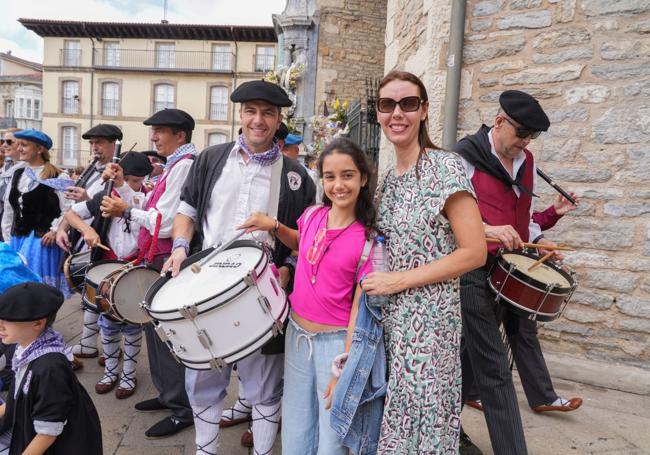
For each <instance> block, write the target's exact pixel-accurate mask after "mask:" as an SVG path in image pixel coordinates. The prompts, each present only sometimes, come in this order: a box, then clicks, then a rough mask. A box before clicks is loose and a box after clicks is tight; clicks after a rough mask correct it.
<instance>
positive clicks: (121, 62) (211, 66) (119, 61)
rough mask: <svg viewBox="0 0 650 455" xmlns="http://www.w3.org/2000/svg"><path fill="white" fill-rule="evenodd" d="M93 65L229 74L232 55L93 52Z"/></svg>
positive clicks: (134, 51)
mask: <svg viewBox="0 0 650 455" xmlns="http://www.w3.org/2000/svg"><path fill="white" fill-rule="evenodd" d="M94 62H95V63H94V64H95V67H96V68H102V69H113V68H115V69H134V70H154V71H155V70H159V71H166V70H170V69H174V70H180V71H210V72H212V71H214V72H226V73H227V72H231V71H232V69H233V67H234V54H233V53H232V52H210V51H177V50H170V49H156V50H144V49H119V50H117V49H111V48H108V49H95V60H94Z"/></svg>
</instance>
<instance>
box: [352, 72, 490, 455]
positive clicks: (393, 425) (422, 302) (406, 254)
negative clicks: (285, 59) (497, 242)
mask: <svg viewBox="0 0 650 455" xmlns="http://www.w3.org/2000/svg"><path fill="white" fill-rule="evenodd" d="M377 104H378V111H379V112H378V119H379V123H380V124H381V127H382V130H383V132H384V134H385V135H386V138H387V139H388V140H389V141H390V142H391V143H392V144H393V146H394V148H395V157H396V160H395V163H396V164H395V166H394V167H393V168H391V169H389V170H388V172H387V173H386V175H385V177H384V179H383V181H382V182H381V183H380V184H379V187H378V195H379V201H380V203H379V219H378V226H379V229H380V230H381V231H382V232H383V233H384V234H385V235H386V247H387V252H388V254H387V257H388V267H389V270H390V272H375V273H371V274H369V275H368V276H367V277H366V279H365V280H364V281H363V290H364V291H366V292H367V293H368V294H369V295H390V298H389V301H388V303H387V304H386V306H385V307H384V308H382V317H383V322H384V336H385V342H386V356H387V361H388V368H389V378H388V390H387V392H386V401H385V408H384V416H383V420H382V424H381V435H380V440H379V449H378V453H381V454H456V453H457V452H458V439H459V434H460V410H461V408H460V398H461V370H460V336H461V316H460V295H459V286H458V277H459V276H460V275H462V274H463V273H465V272H467V271H469V270H473V269H475V268H476V267H480V266H481V265H483V264H484V263H485V259H486V243H485V235H484V233H483V225H482V223H481V216H480V214H479V210H478V206H477V204H476V201H475V199H474V192H473V189H472V187H471V184H470V182H469V180H468V179H467V177H466V175H465V168H464V167H463V164H462V162H461V160H460V159H459V158H458V157H457V156H456V155H455V154H454V153H452V152H447V151H444V150H441V149H439V148H438V147H436V146H435V145H433V143H432V142H431V139H429V136H428V132H427V111H428V108H429V102H428V97H427V93H426V89H425V87H424V84H423V83H422V82H421V81H420V79H418V78H417V77H416V76H415V75H413V74H410V73H406V72H398V71H392V72H390V73H389V74H387V75H386V76H385V77H384V79H383V80H382V81H381V83H380V85H379V100H378V103H377Z"/></svg>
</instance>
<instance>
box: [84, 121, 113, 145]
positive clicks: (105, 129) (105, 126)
mask: <svg viewBox="0 0 650 455" xmlns="http://www.w3.org/2000/svg"><path fill="white" fill-rule="evenodd" d="M81 137H82V138H84V139H86V140H88V139H90V138H91V137H105V138H106V139H110V140H111V141H114V140H116V139H117V140H120V141H121V140H122V130H120V129H119V128H118V127H117V126H115V125H111V124H110V123H100V124H99V125H95V126H93V127H92V128H90V129H89V130H88V131H86V132H85V133H84V134H82V135H81Z"/></svg>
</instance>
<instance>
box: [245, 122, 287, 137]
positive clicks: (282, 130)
mask: <svg viewBox="0 0 650 455" xmlns="http://www.w3.org/2000/svg"><path fill="white" fill-rule="evenodd" d="M239 134H241V133H239ZM288 135H289V128H288V127H287V125H285V123H284V122H282V123H280V128H278V130H277V131H276V132H275V138H276V139H279V140H284V139H286V138H287V136H288Z"/></svg>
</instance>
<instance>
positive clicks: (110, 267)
mask: <svg viewBox="0 0 650 455" xmlns="http://www.w3.org/2000/svg"><path fill="white" fill-rule="evenodd" d="M122 267H124V262H107V263H104V264H97V265H94V266H91V267H90V268H89V269H88V271H87V272H86V281H89V282H90V283H92V284H94V285H95V286H99V283H100V282H101V281H102V280H103V279H104V278H106V277H107V276H108V275H109V274H110V273H111V272H114V271H115V270H117V269H120V268H122Z"/></svg>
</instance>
